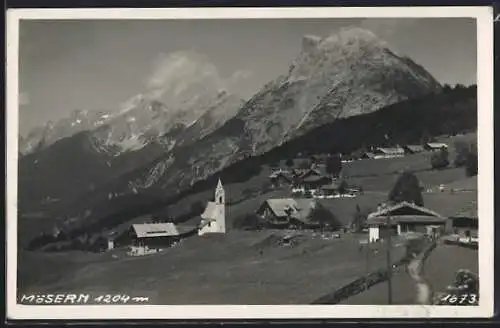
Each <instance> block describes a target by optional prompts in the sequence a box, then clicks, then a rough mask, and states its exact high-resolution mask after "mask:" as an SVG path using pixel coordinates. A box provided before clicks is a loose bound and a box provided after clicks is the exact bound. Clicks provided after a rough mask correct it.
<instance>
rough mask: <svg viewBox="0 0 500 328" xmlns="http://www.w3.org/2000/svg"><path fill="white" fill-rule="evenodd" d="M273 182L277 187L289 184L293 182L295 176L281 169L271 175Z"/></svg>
mask: <svg viewBox="0 0 500 328" xmlns="http://www.w3.org/2000/svg"><path fill="white" fill-rule="evenodd" d="M269 179H270V180H271V183H272V185H273V186H275V187H281V186H287V185H290V184H292V183H293V178H292V177H291V175H290V173H289V172H288V171H285V170H281V169H279V170H278V171H275V172H273V173H271V174H270V175H269Z"/></svg>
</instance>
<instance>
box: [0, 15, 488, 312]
mask: <svg viewBox="0 0 500 328" xmlns="http://www.w3.org/2000/svg"><path fill="white" fill-rule="evenodd" d="M360 17H362V18H375V17H379V18H405V17H408V18H419V17H421V18H428V17H435V18H438V17H471V18H476V20H477V44H478V46H477V51H478V53H477V54H478V55H477V72H478V73H477V85H478V88H477V92H478V156H479V166H478V169H479V175H478V189H479V191H478V213H479V214H478V215H479V217H481V219H480V220H481V224H479V275H480V295H481V299H480V305H479V306H474V307H462V306H422V305H408V306H406V305H405V306H392V305H366V306H365V305H357V306H354V305H248V306H245V305H196V306H190V305H113V306H100V305H85V306H49V305H42V306H36V305H20V304H17V303H16V285H17V174H18V172H17V171H18V168H17V165H18V163H17V160H18V142H17V141H18V110H17V108H19V107H18V105H19V104H18V92H19V90H18V89H19V80H18V62H19V58H18V49H19V21H20V19H37V20H54V19H72V20H74V19H78V20H81V19H107V20H108V19H238V18H246V19H263V18H266V19H272V18H274V19H276V18H360ZM6 32H7V35H6V36H7V37H6V40H7V61H6V69H7V83H6V95H7V107H6V108H7V110H6V122H7V156H6V162H7V163H6V164H7V170H6V180H7V183H6V187H7V198H6V200H7V202H6V208H7V215H6V225H7V227H6V233H7V235H6V240H7V247H6V253H7V254H6V256H7V269H6V283H7V286H6V290H7V318H9V319H32V320H36V319H66V320H79V319H80V320H83V319H315V318H318V319H324V318H331V319H336V318H422V317H425V318H432V317H437V318H473V317H491V316H492V315H493V291H494V287H493V284H494V270H493V257H494V229H493V223H494V213H493V204H494V200H493V190H494V188H493V185H494V183H493V178H494V175H493V172H494V166H493V140H494V136H493V10H492V8H491V7H385V8H384V7H358V8H355V7H338V8H335V7H314V8H313V7H308V8H306V7H302V8H176V9H173V8H169V9H165V8H163V9H159V8H155V9H145V8H144V9H135V8H134V9H11V10H8V11H7V29H6Z"/></svg>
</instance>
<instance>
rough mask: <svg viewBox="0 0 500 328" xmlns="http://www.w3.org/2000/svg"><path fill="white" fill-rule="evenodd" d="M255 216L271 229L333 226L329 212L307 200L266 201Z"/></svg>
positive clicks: (313, 201) (314, 201)
mask: <svg viewBox="0 0 500 328" xmlns="http://www.w3.org/2000/svg"><path fill="white" fill-rule="evenodd" d="M257 216H258V217H259V218H260V219H261V220H262V221H263V222H264V225H266V226H267V227H272V228H283V229H286V228H297V229H316V228H321V227H323V226H328V225H330V226H331V225H334V224H335V218H334V216H333V214H332V213H331V212H329V211H328V210H326V209H325V208H323V206H322V205H321V204H319V203H318V202H317V201H316V200H313V199H307V198H297V199H293V198H274V199H268V200H266V201H265V202H264V203H263V204H262V205H261V206H260V208H259V209H258V210H257Z"/></svg>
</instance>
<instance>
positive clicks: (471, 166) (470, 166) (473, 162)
mask: <svg viewBox="0 0 500 328" xmlns="http://www.w3.org/2000/svg"><path fill="white" fill-rule="evenodd" d="M477 164H478V163H477V154H473V153H469V154H468V156H467V159H466V162H465V174H466V175H467V176H468V177H473V176H476V175H477Z"/></svg>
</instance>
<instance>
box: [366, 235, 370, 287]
mask: <svg viewBox="0 0 500 328" xmlns="http://www.w3.org/2000/svg"><path fill="white" fill-rule="evenodd" d="M370 243H371V242H370V240H368V243H367V244H366V247H365V248H366V249H365V254H366V255H365V256H366V258H365V261H366V262H365V263H366V279H365V290H367V289H368V281H369V279H368V276H369V275H370V255H371V254H370V253H371V247H370Z"/></svg>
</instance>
